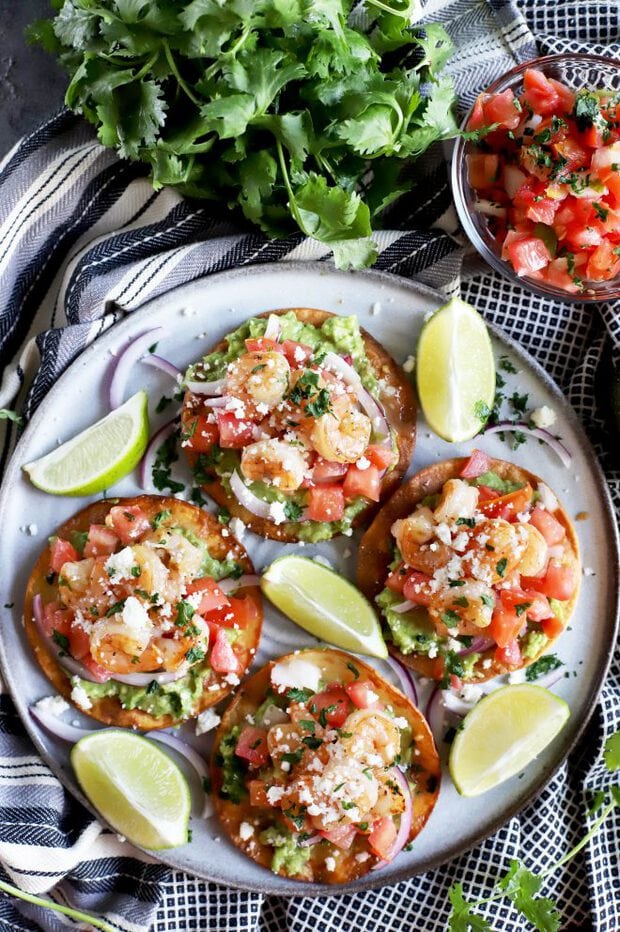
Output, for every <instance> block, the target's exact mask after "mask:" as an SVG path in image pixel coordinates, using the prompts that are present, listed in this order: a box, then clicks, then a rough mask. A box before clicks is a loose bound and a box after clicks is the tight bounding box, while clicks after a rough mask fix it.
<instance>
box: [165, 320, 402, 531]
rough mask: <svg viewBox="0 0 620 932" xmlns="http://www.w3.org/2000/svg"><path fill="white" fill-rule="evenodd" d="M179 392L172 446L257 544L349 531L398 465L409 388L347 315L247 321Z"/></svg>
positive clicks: (393, 479) (388, 488) (387, 487)
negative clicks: (177, 441)
mask: <svg viewBox="0 0 620 932" xmlns="http://www.w3.org/2000/svg"><path fill="white" fill-rule="evenodd" d="M185 385H186V387H187V392H186V395H185V400H184V404H183V413H182V424H183V433H182V445H183V447H184V448H185V452H186V454H187V456H188V459H189V462H190V465H191V466H192V469H193V472H194V477H195V479H196V481H197V482H198V483H199V484H200V485H202V487H203V488H204V489H205V491H206V492H207V494H208V495H210V496H211V498H213V499H215V501H216V502H218V504H219V505H221V506H223V507H226V508H228V509H229V511H230V512H231V513H232V514H233V515H234V516H236V517H238V518H240V519H241V520H242V521H244V522H245V523H246V524H247V525H248V527H250V528H251V530H253V531H255V532H256V533H257V534H261V535H262V536H263V537H269V538H272V539H274V540H283V541H297V540H303V541H319V540H327V539H329V538H331V537H333V536H334V535H337V534H343V533H345V534H346V533H350V529H351V527H352V526H354V525H357V524H359V523H361V522H362V521H364V520H365V519H366V518H368V517H370V513H371V512H372V511H373V510H375V509H376V505H377V503H378V502H379V501H381V500H383V499H384V498H386V497H387V496H388V495H389V494H390V492H392V491H393V490H394V489H395V488H396V486H397V485H398V483H399V481H400V480H401V478H402V477H403V475H404V474H405V472H406V470H407V467H408V465H409V460H410V458H411V454H412V452H413V446H414V441H415V402H414V397H413V392H412V388H411V385H410V383H409V381H408V379H407V377H406V376H405V374H404V372H403V371H402V370H401V369H400V367H399V366H397V364H396V363H395V362H394V360H393V359H392V358H391V356H389V354H388V353H387V352H386V351H385V350H384V349H383V347H382V346H380V344H379V343H377V342H376V341H375V340H374V339H373V338H372V337H371V336H370V335H369V334H368V333H366V331H364V330H363V329H361V328H360V326H359V323H358V320H357V318H356V317H340V316H337V315H335V314H330V313H329V312H327V311H320V310H314V309H310V308H295V309H291V310H286V311H277V312H274V313H271V314H269V313H266V314H260V315H258V316H257V317H252V318H250V319H249V320H248V321H246V322H245V323H244V324H242V325H241V326H240V327H238V328H237V329H236V330H235V331H234V332H232V333H229V334H228V336H226V337H225V338H224V340H222V342H221V343H219V344H218V345H217V346H216V347H215V348H214V349H213V350H212V351H211V352H210V353H208V354H207V355H206V356H205V357H204V358H203V359H202V360H201V361H199V362H197V363H195V364H194V365H193V366H191V367H190V368H189V370H188V372H187V374H186V378H185Z"/></svg>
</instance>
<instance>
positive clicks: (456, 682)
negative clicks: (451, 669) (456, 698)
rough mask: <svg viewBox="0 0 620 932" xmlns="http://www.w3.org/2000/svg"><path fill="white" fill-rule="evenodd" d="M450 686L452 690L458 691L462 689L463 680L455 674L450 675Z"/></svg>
mask: <svg viewBox="0 0 620 932" xmlns="http://www.w3.org/2000/svg"><path fill="white" fill-rule="evenodd" d="M450 686H451V687H452V689H455V690H460V689H462V688H463V680H462V679H461V678H460V676H457V675H456V674H455V673H451V674H450Z"/></svg>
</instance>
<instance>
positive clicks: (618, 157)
mask: <svg viewBox="0 0 620 932" xmlns="http://www.w3.org/2000/svg"><path fill="white" fill-rule="evenodd" d="M613 165H616V166H618V165H620V142H614V143H613V144H612V145H611V146H601V148H600V149H597V150H596V152H594V153H593V155H592V162H591V167H592V170H593V171H595V172H596V173H597V175H598V176H599V178H600V179H601V180H602V181H604V182H605V183H606V182H607V179H608V177H609V175H613V174H614V173H617V169H616V170H615V171H614V169H613V168H612V166H613Z"/></svg>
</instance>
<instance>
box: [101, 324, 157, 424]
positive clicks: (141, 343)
mask: <svg viewBox="0 0 620 932" xmlns="http://www.w3.org/2000/svg"><path fill="white" fill-rule="evenodd" d="M163 333H164V328H163V327H153V328H152V329H151V330H146V331H145V332H144V333H141V334H140V335H139V336H137V337H135V338H134V339H133V340H132V341H131V342H130V343H129V344H128V345H127V346H126V347H125V349H124V350H123V351H122V353H121V354H120V356H118V358H117V359H116V360H115V361H114V362H113V366H114V370H113V372H112V377H111V379H110V387H109V390H108V402H109V404H110V408H111V409H112V410H113V409H114V408H118V407H119V405H122V403H123V402H124V401H125V389H126V388H127V382H128V381H129V376H130V374H131V370H132V369H133V367H134V365H135V363H137V362H138V360H139V359H141V358H142V357H143V356H144V355H145V354H146V353H147V352H148V349H149V346H152V345H153V343H156V342H157V341H158V340H159V338H160V336H162V334H163Z"/></svg>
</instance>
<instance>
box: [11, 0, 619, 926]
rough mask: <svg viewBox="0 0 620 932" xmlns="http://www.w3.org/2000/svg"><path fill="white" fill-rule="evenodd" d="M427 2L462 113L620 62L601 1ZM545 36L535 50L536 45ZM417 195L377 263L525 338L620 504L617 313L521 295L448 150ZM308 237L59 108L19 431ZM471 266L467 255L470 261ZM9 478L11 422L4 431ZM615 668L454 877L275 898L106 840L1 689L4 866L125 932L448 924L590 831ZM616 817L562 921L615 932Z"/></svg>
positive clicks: (58, 920) (512, 921) (18, 309)
mask: <svg viewBox="0 0 620 932" xmlns="http://www.w3.org/2000/svg"><path fill="white" fill-rule="evenodd" d="M520 7H521V9H520V10H519V9H518V8H517V6H516V5H515V4H513V3H512V2H508V0H428V2H427V3H426V6H425V16H426V17H428V18H429V19H437V20H440V21H442V22H443V23H444V24H445V25H446V28H447V29H448V30H449V32H450V33H451V35H452V37H453V39H454V41H455V43H456V52H455V54H454V56H453V59H452V62H451V66H450V67H451V70H452V73H453V76H454V79H455V83H456V86H457V89H458V91H459V95H460V98H461V103H462V106H463V108H466V107H467V105H468V104H470V103H471V102H472V100H473V98H474V97H475V95H476V94H477V93H478V92H479V91H480V90H482V89H483V88H484V87H485V86H486V85H488V84H489V83H490V82H491V81H492V80H493V79H494V78H496V77H497V76H499V75H500V74H502V73H503V72H504V71H506V70H507V69H508V68H510V67H512V65H513V64H514V63H515V62H517V61H523V60H526V59H528V58H530V57H532V56H534V55H535V54H537V51H540V52H557V51H564V50H586V49H594V50H595V51H597V52H599V53H603V54H609V55H613V56H614V57H616V58H617V57H619V56H618V52H619V49H618V45H617V44H614V43H616V42H617V36H618V11H617V4H616V3H615V2H609V3H607V2H603V0H579V2H577V0H561V2H559V0H546V2H544V0H521V3H520ZM534 36H535V37H536V41H535V39H534ZM421 171H422V173H423V177H422V178H421V180H420V183H419V184H418V187H417V189H416V191H415V192H414V193H413V194H412V195H409V196H407V197H406V198H403V199H402V201H401V202H399V203H397V204H396V205H395V207H394V208H393V209H392V211H391V214H390V229H389V230H387V231H384V232H382V233H380V234H378V236H377V241H378V245H379V248H380V256H379V260H378V262H377V266H376V267H377V268H379V269H383V270H388V271H392V272H394V273H396V274H399V275H405V276H407V277H415V278H418V279H420V280H422V281H424V282H426V283H427V284H429V285H431V286H433V287H435V288H440V289H443V290H444V291H445V292H447V293H451V292H454V291H456V290H457V289H458V287H459V285H460V287H461V292H462V294H463V295H464V297H465V298H466V299H468V300H471V301H472V302H473V303H474V304H475V305H476V306H477V307H478V308H480V310H481V311H482V312H483V313H484V314H485V315H486V316H487V318H488V319H489V320H492V321H494V322H495V323H496V324H498V325H499V326H500V327H502V328H503V329H504V330H505V331H506V332H508V333H509V334H510V335H511V336H513V337H515V338H516V339H518V340H519V341H520V342H521V344H522V345H524V346H525V347H526V348H527V349H528V350H529V351H530V352H531V353H532V354H533V355H535V356H536V357H537V358H538V360H539V361H540V362H541V363H542V364H543V366H545V368H546V369H547V370H548V371H549V372H550V373H551V374H552V375H553V376H554V377H555V379H556V380H557V381H558V383H559V384H560V385H561V386H562V387H563V388H564V390H565V391H566V393H567V395H568V397H569V398H570V400H571V401H572V403H573V405H574V406H575V408H576V409H577V411H578V413H579V414H580V416H581V418H582V420H583V421H584V423H585V424H586V426H587V428H588V430H589V432H590V435H591V437H592V439H593V441H594V442H595V444H596V446H597V449H598V452H599V454H600V456H601V458H602V462H603V465H604V467H605V469H606V472H607V476H608V479H609V483H610V489H611V491H612V494H614V497H615V501H616V504H617V505H620V472H619V471H618V464H617V462H616V463H614V461H613V450H612V441H611V440H610V428H609V426H608V424H609V422H608V421H607V420H606V411H605V384H606V383H607V384H608V380H609V373H610V371H611V369H610V366H611V363H612V361H614V362H615V363H616V364H618V363H619V362H620V358H619V357H620V313H619V310H618V308H617V307H613V306H612V305H607V306H606V305H602V306H600V307H599V308H597V309H594V308H593V307H592V306H588V305H580V304H570V305H568V304H566V305H564V304H560V303H556V302H553V301H550V300H548V299H545V298H538V297H536V296H534V295H531V294H529V293H526V292H525V291H523V290H522V289H520V288H516V287H513V286H512V285H510V284H509V283H508V282H507V281H505V280H504V279H502V278H500V277H499V276H497V275H495V274H494V273H493V272H491V271H490V270H488V269H486V268H484V269H483V268H481V267H480V265H479V264H478V263H477V262H476V261H471V259H472V257H471V255H470V253H469V252H468V251H467V250H466V249H465V248H464V247H463V244H462V241H461V240H460V239H459V236H458V229H457V223H456V219H455V215H454V211H453V208H452V203H451V196H450V190H449V186H448V183H447V174H446V166H445V163H444V161H443V160H442V158H441V154H440V153H438V152H433V153H429V154H428V155H427V157H426V158H425V159H424V161H423V164H422V166H421ZM328 258H329V254H328V253H327V251H326V250H324V249H323V247H321V246H320V245H318V244H316V243H310V242H308V241H306V240H304V239H303V238H302V237H301V236H300V235H292V236H290V237H289V238H288V239H284V240H280V241H277V242H270V241H267V240H265V239H264V237H263V236H261V235H260V234H259V233H257V232H255V231H250V232H248V231H247V230H241V229H238V228H236V227H235V226H234V225H233V223H232V222H231V220H230V218H229V217H228V216H227V215H225V214H216V213H215V212H214V209H213V206H212V205H205V204H202V203H196V202H192V201H189V200H183V199H182V198H180V197H179V196H178V195H177V194H176V193H175V192H173V191H167V190H164V191H160V192H158V193H155V192H154V191H153V190H152V188H151V187H150V185H149V183H148V181H147V180H146V178H145V177H144V172H143V170H142V168H141V167H140V166H136V165H133V164H129V163H126V162H121V161H119V160H117V158H116V157H115V155H114V153H112V152H110V151H109V150H106V149H103V148H102V147H101V146H100V145H99V144H98V143H97V142H96V140H95V137H94V134H93V131H92V129H91V128H90V127H88V126H87V125H86V124H85V123H83V122H82V121H81V120H80V119H78V118H76V117H74V116H73V115H71V114H69V113H66V112H63V113H60V114H58V115H57V116H55V117H53V118H52V119H51V120H50V121H49V122H48V123H46V124H45V125H44V126H43V127H41V128H40V129H39V130H37V131H36V132H35V133H33V134H32V135H31V136H29V137H28V138H26V139H24V140H22V141H21V142H20V143H19V144H18V145H17V146H16V147H15V148H14V149H13V150H12V151H11V152H10V153H9V155H8V156H7V157H6V158H5V159H4V162H3V163H2V166H0V295H1V297H0V354H1V356H0V358H1V359H2V363H3V367H4V371H3V378H2V384H1V387H0V406H16V407H17V408H18V409H19V410H20V411H21V412H22V413H23V414H24V415H25V417H26V418H27V417H28V416H29V415H30V414H31V413H32V412H33V411H34V409H35V408H36V406H37V405H38V404H39V402H40V401H41V399H42V398H43V397H44V395H45V393H46V392H47V391H48V390H49V388H50V387H51V385H53V383H54V381H55V380H56V379H57V377H58V376H59V375H60V374H61V373H62V372H63V370H64V369H65V368H66V366H67V365H68V364H69V363H70V362H71V360H72V359H74V358H75V357H76V356H77V355H78V354H79V353H80V352H81V351H82V350H83V349H84V347H85V346H87V345H88V344H90V343H91V342H93V341H94V340H96V339H97V337H98V336H99V335H100V334H101V333H102V332H103V331H104V330H105V329H107V328H108V327H110V326H111V325H113V324H114V322H115V321H116V320H118V319H119V318H120V317H122V316H124V315H125V314H127V313H130V312H131V311H133V310H135V309H136V308H138V307H140V306H141V305H142V304H144V302H145V301H147V300H149V299H151V298H153V297H155V296H156V295H158V294H162V293H164V292H166V291H169V290H170V289H172V288H174V287H175V286H177V285H179V284H182V283H185V282H187V281H190V280H192V279H195V278H199V277H201V276H204V275H208V274H210V273H213V272H216V271H220V270H223V269H229V268H232V267H235V266H240V265H252V264H257V263H265V262H275V261H284V262H285V261H290V260H291V259H297V260H299V259H303V260H308V261H328ZM464 260H465V261H464ZM4 428H5V432H4V435H3V438H2V442H1V444H0V446H1V450H0V457H1V458H0V470H1V469H2V468H3V467H4V465H5V464H6V461H7V457H8V456H9V455H10V452H11V449H12V446H13V443H14V439H15V437H14V434H15V428H14V426H13V425H12V424H10V423H8V424H7V423H6V422H5V424H4ZM619 710H620V663H619V657H618V656H616V658H615V662H614V665H613V667H612V671H611V675H610V677H609V678H608V681H607V683H606V685H605V689H604V691H603V695H602V697H601V701H600V703H599V706H598V709H597V712H596V714H595V717H594V720H593V722H592V725H591V727H590V731H589V740H588V741H586V742H585V743H583V744H582V746H581V748H580V749H579V750H578V753H576V754H575V755H573V757H572V758H571V759H570V761H569V762H567V763H566V764H565V765H564V767H563V768H562V769H561V770H560V771H559V772H558V773H557V774H556V775H555V777H554V778H553V780H552V781H551V783H550V785H549V786H548V787H547V788H546V789H545V790H544V792H543V793H542V794H541V796H540V797H539V798H538V799H537V800H536V801H535V802H534V803H533V804H531V805H530V806H529V807H528V808H527V809H526V810H524V811H523V812H522V813H521V814H520V815H519V816H517V817H515V818H513V819H511V820H510V821H509V822H508V823H507V824H506V825H505V826H504V827H503V828H502V829H501V830H500V831H499V832H498V833H497V834H496V835H495V836H494V837H492V838H490V839H488V840H487V841H485V842H484V843H483V844H482V845H480V846H479V847H478V848H476V849H474V850H472V851H470V852H469V853H467V854H465V855H463V856H462V857H460V858H458V859H457V860H456V861H453V862H452V863H451V864H449V865H446V866H444V867H443V868H440V869H439V870H435V871H433V872H430V873H428V874H425V875H422V876H419V877H415V878H413V879H412V880H410V881H407V882H403V883H400V884H398V885H396V886H393V887H385V888H383V889H379V890H372V891H368V892H365V893H360V894H356V895H347V896H344V897H342V898H339V899H338V900H335V899H333V898H332V897H321V898H318V899H311V898H308V897H303V896H299V897H296V898H294V899H291V900H284V899H278V898H266V899H265V898H263V897H261V896H260V895H258V894H247V893H242V892H239V891H234V890H229V889H226V888H223V887H218V886H216V885H215V884H210V883H205V882H203V881H200V880H197V879H196V878H194V877H191V876H187V875H185V874H182V873H180V872H178V871H172V870H170V869H168V868H167V867H164V866H162V865H160V864H157V863H156V862H154V861H152V860H151V859H149V858H148V857H146V856H144V855H142V854H140V853H139V852H136V851H135V850H133V849H132V848H131V847H130V846H129V845H128V844H127V843H123V842H121V841H120V840H119V839H117V837H116V836H115V835H114V834H112V833H110V832H107V831H103V830H102V829H101V827H100V826H99V825H98V824H97V823H96V822H95V821H94V820H93V818H92V816H91V815H90V813H88V812H87V811H85V810H84V809H83V808H82V807H81V806H80V805H79V804H78V803H77V802H76V801H75V800H73V799H72V798H70V797H69V796H68V795H67V794H66V793H65V792H64V791H63V789H62V787H61V785H60V784H59V782H58V781H57V779H56V778H55V777H54V775H53V774H52V773H51V771H50V770H49V769H48V768H47V766H46V765H45V764H44V763H43V762H42V761H41V760H40V759H39V758H38V756H37V755H36V753H35V752H34V749H33V747H32V745H31V744H30V741H29V739H28V738H27V736H26V734H25V732H24V729H23V726H22V725H21V722H20V720H19V718H18V717H17V715H16V712H15V709H14V706H13V704H12V702H11V699H10V698H9V696H8V695H2V696H0V864H1V865H2V867H3V876H4V877H5V878H8V879H9V880H12V881H13V882H15V883H16V884H18V885H19V886H20V887H22V888H23V889H25V890H28V891H31V892H33V893H36V892H42V891H48V890H49V891H50V895H51V896H52V897H53V899H54V900H56V901H57V902H58V903H60V904H71V905H73V906H75V907H77V908H81V909H85V910H90V911H93V912H97V913H99V914H101V915H103V916H104V917H105V919H106V920H107V921H108V922H109V923H110V925H111V926H112V927H114V928H115V929H118V930H124V932H146V930H147V929H155V930H157V932H163V930H190V929H195V930H207V929H208V930H222V932H246V930H247V932H250V930H257V932H258V930H261V932H285V930H286V932H314V930H316V929H321V930H330V929H332V928H333V927H334V926H335V925H336V923H337V925H338V928H340V929H343V930H352V929H355V930H356V932H358V930H362V932H365V930H368V932H370V930H374V929H385V930H388V932H389V930H397V929H415V930H417V932H435V930H441V929H444V928H445V927H446V920H447V915H448V912H449V904H448V899H447V890H448V887H449V886H450V884H451V883H452V882H453V881H454V880H455V879H461V880H462V881H463V883H464V885H465V888H466V890H467V889H469V888H474V889H475V888H476V887H479V886H481V885H486V884H487V883H488V880H489V865H492V866H493V872H492V876H493V877H494V876H496V875H497V873H499V872H500V871H501V870H502V869H505V868H507V866H508V863H509V861H510V859H511V858H513V857H524V858H525V859H526V861H527V863H528V865H530V866H532V867H534V868H536V867H537V866H539V865H542V864H543V863H548V862H549V860H550V859H554V858H556V857H559V856H560V855H561V854H562V853H563V852H564V851H565V850H567V848H568V847H569V846H570V845H572V844H573V843H574V842H575V840H576V839H577V838H578V837H579V836H580V835H581V834H582V832H583V830H584V826H585V825H586V823H587V818H588V817H587V805H586V799H587V792H588V791H592V790H596V789H598V788H601V787H602V786H604V785H605V771H604V768H603V767H602V765H601V762H600V748H601V745H602V742H603V740H604V738H605V736H606V735H608V734H609V733H610V732H611V731H614V730H615V729H617V728H618V727H619V724H620V711H619ZM619 845H620V826H619V825H618V822H617V821H616V822H615V824H614V823H613V822H612V821H610V822H608V823H607V825H606V826H605V828H604V830H603V831H601V832H600V833H599V835H598V836H597V837H596V839H595V841H594V842H593V843H592V844H591V845H590V846H589V848H588V849H587V850H585V851H583V852H582V853H581V854H580V856H579V857H578V858H576V859H575V860H574V861H573V862H571V864H570V865H569V866H568V867H567V868H566V869H565V870H564V871H559V872H558V874H557V875H555V876H554V878H553V879H552V880H550V881H549V884H548V891H549V894H550V895H552V896H553V897H555V898H556V899H557V900H558V902H559V905H560V909H561V911H562V914H563V916H564V919H565V928H567V929H568V928H584V929H597V930H599V932H612V930H617V929H619V928H620V905H619V904H620V879H619V876H618V870H617V851H618V847H619ZM482 912H483V914H485V915H486V917H487V919H488V920H489V921H490V922H491V924H492V926H493V928H494V929H495V930H497V932H520V930H521V929H522V928H523V927H522V924H521V921H520V919H519V918H518V917H517V916H516V915H515V913H514V912H512V911H511V909H510V908H509V907H508V906H503V905H502V906H501V907H498V906H497V905H490V906H488V907H486V912H485V910H484V909H483V910H482ZM72 925H75V923H73V922H72V921H71V920H68V919H67V918H65V917H62V916H59V915H57V914H52V913H50V912H47V911H43V910H41V909H39V908H37V907H36V906H28V905H25V904H22V903H21V902H20V903H17V902H15V901H13V900H10V899H8V898H6V897H0V932H4V930H6V932H8V930H31V929H44V930H61V929H65V928H67V927H68V926H72Z"/></svg>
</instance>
